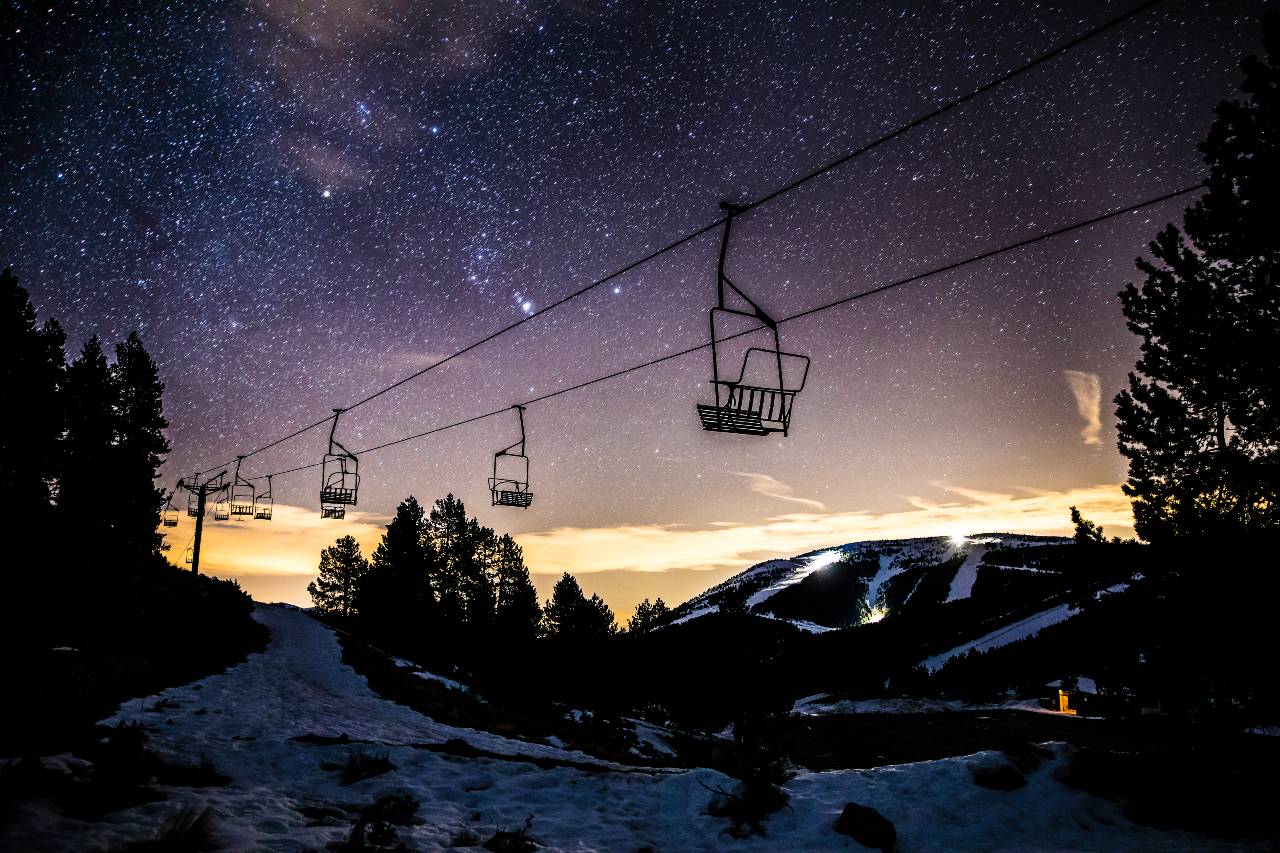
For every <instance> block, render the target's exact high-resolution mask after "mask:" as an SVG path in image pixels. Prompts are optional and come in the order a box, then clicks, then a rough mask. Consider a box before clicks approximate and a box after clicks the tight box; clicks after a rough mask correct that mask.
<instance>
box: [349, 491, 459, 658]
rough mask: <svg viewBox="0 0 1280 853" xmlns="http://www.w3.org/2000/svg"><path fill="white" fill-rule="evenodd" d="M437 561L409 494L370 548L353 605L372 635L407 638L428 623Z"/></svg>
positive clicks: (418, 508)
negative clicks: (372, 548) (370, 552)
mask: <svg viewBox="0 0 1280 853" xmlns="http://www.w3.org/2000/svg"><path fill="white" fill-rule="evenodd" d="M439 562H440V560H439V557H438V555H437V554H436V552H435V549H434V548H433V547H432V545H431V541H430V540H429V539H428V538H427V524H426V513H425V512H424V511H423V509H422V505H421V504H419V503H418V499H417V498H415V497H413V496H412V495H410V496H409V497H408V498H405V499H404V500H403V501H401V502H400V505H399V506H398V507H396V515H395V518H393V519H392V520H391V523H390V524H388V525H387V532H386V533H384V534H383V535H382V541H381V542H379V543H378V547H377V548H375V549H374V552H373V557H372V558H371V559H370V561H369V570H368V572H367V573H366V574H365V575H364V576H363V578H362V580H361V582H360V586H359V590H358V594H357V598H356V602H357V605H358V609H359V612H360V616H361V619H362V620H363V621H364V622H365V623H366V624H367V625H368V626H370V627H371V628H372V629H373V630H374V632H375V633H379V634H382V635H384V636H388V635H394V636H395V637H396V638H397V639H407V638H409V637H410V636H411V635H412V634H413V633H415V632H419V633H420V632H421V631H423V629H425V628H427V627H429V626H430V625H431V623H432V622H434V619H435V614H436V598H435V593H434V592H433V590H432V588H431V577H432V576H433V575H434V574H436V573H437V570H438V566H439Z"/></svg>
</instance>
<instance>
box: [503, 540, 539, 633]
mask: <svg viewBox="0 0 1280 853" xmlns="http://www.w3.org/2000/svg"><path fill="white" fill-rule="evenodd" d="M492 565H493V575H494V584H495V586H496V591H497V599H498V600H497V605H496V608H495V614H494V622H495V625H496V627H497V629H498V632H499V634H501V635H502V636H503V637H504V638H506V639H508V640H517V641H518V640H532V639H534V638H535V637H537V636H538V634H539V632H540V631H541V626H542V608H541V607H539V606H538V592H537V590H535V589H534V588H533V582H532V581H531V580H530V579H529V569H528V568H527V567H526V566H525V564H524V553H523V552H522V551H521V550H520V546H519V545H517V544H516V541H515V540H514V539H512V538H511V536H510V534H505V533H504V534H503V535H502V536H501V537H499V538H498V540H497V544H496V548H495V553H494V555H493V563H492Z"/></svg>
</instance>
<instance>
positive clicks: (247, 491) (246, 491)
mask: <svg viewBox="0 0 1280 853" xmlns="http://www.w3.org/2000/svg"><path fill="white" fill-rule="evenodd" d="M243 461H244V457H243V456H237V457H236V475H235V477H234V478H232V480H231V514H232V515H253V509H254V505H255V504H256V503H257V502H258V495H257V493H256V492H255V491H254V488H253V483H250V482H249V481H248V480H245V479H244V478H242V477H241V476H240V463H241V462H243Z"/></svg>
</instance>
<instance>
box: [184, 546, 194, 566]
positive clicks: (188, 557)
mask: <svg viewBox="0 0 1280 853" xmlns="http://www.w3.org/2000/svg"><path fill="white" fill-rule="evenodd" d="M195 558H196V549H195V546H194V545H191V544H188V545H187V550H186V551H184V552H182V562H184V563H192V562H194V561H195Z"/></svg>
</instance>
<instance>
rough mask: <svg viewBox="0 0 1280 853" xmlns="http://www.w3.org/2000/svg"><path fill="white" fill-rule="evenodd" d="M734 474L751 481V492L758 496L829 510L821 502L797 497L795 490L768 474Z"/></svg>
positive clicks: (750, 472)
mask: <svg viewBox="0 0 1280 853" xmlns="http://www.w3.org/2000/svg"><path fill="white" fill-rule="evenodd" d="M733 473H734V474H736V475H737V476H739V477H745V478H746V479H747V480H749V481H750V482H749V484H748V485H749V487H750V489H751V491H753V492H755V493H756V494H758V495H764V496H765V497H767V498H777V499H778V500H780V501H791V502H792V503H798V504H802V505H804V506H809V507H813V508H814V509H818V510H825V509H826V508H827V505H826V504H824V503H822V502H821V501H815V500H812V499H810V498H798V497H796V496H795V489H794V488H792V487H791V486H789V485H787V484H786V483H784V482H782V481H781V480H779V479H777V478H776V477H770V476H769V475H768V474H757V473H755V472H753V471H734V472H733Z"/></svg>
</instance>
